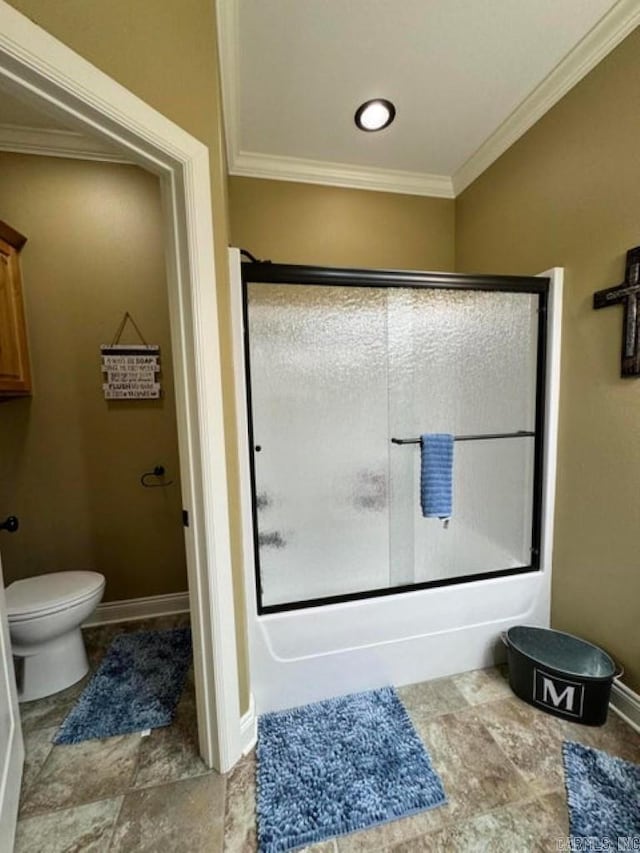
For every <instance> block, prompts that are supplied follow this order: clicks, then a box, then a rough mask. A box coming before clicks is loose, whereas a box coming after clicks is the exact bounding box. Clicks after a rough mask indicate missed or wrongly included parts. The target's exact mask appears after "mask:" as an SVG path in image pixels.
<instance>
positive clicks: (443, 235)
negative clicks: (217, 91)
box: [229, 177, 454, 271]
mask: <svg viewBox="0 0 640 853" xmlns="http://www.w3.org/2000/svg"><path fill="white" fill-rule="evenodd" d="M229 209H230V213H231V241H232V243H233V245H234V246H241V247H242V248H244V249H248V250H249V251H250V252H251V253H252V254H253V255H255V256H256V257H258V258H264V259H269V260H272V261H273V262H274V263H290V264H319V265H325V266H352V267H372V268H397V269H431V270H445V271H447V270H452V269H453V261H454V241H453V225H454V222H453V216H454V203H453V201H451V200H449V199H438V198H421V197H419V196H410V195H396V194H394V193H384V192H371V191H369V190H351V189H343V188H340V187H325V186H318V185H315V184H298V183H294V182H288V181H270V180H261V179H259V178H235V177H232V178H230V179H229Z"/></svg>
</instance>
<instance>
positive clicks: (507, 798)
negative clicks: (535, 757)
mask: <svg viewBox="0 0 640 853" xmlns="http://www.w3.org/2000/svg"><path fill="white" fill-rule="evenodd" d="M481 707H483V708H484V707H488V706H481ZM418 731H419V733H420V736H421V737H422V739H423V741H424V743H425V745H426V747H427V749H428V750H429V753H430V755H431V759H432V762H433V766H434V768H435V769H436V770H437V772H438V773H439V774H440V778H441V779H442V783H443V786H444V790H445V793H446V795H447V798H448V800H449V806H448V808H447V812H446V816H447V817H448V818H449V819H450V820H461V819H462V818H463V817H468V816H470V815H474V814H482V813H483V812H486V811H489V810H491V809H495V808H497V807H498V806H503V805H506V804H508V803H511V802H515V801H518V800H523V799H527V798H528V797H530V796H531V792H530V790H529V786H528V785H527V784H526V782H525V780H524V778H523V776H522V775H521V774H520V773H519V772H518V770H517V769H516V767H514V765H513V764H512V763H511V762H510V761H509V759H508V757H507V756H506V755H505V753H504V752H503V751H502V750H501V749H500V747H499V746H498V745H497V743H496V741H495V740H494V739H493V738H492V737H491V735H490V734H489V731H488V730H487V729H486V728H485V727H484V725H483V724H482V722H481V721H480V720H479V719H478V718H477V716H476V715H475V710H474V709H472V708H469V709H467V710H464V711H458V712H457V713H455V714H447V715H445V716H443V717H438V718H436V719H434V720H431V721H430V722H428V723H426V724H421V725H420V726H419V729H418Z"/></svg>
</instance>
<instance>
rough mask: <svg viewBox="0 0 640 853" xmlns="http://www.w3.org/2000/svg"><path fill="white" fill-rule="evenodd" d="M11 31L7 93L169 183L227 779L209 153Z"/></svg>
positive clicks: (203, 593) (4, 77) (211, 739)
mask: <svg viewBox="0 0 640 853" xmlns="http://www.w3.org/2000/svg"><path fill="white" fill-rule="evenodd" d="M0 23H1V26H0V84H1V85H2V88H3V89H5V90H6V91H8V92H9V93H10V94H11V95H13V96H15V97H18V98H22V99H24V100H26V101H28V102H29V103H30V104H31V105H32V106H33V107H34V108H36V109H38V108H40V109H46V112H47V113H48V114H49V115H51V116H54V117H55V118H57V119H58V120H59V121H61V122H64V123H65V124H66V125H68V126H71V127H74V128H77V129H78V130H80V131H82V132H83V133H87V134H88V135H90V136H93V137H94V138H99V139H100V140H102V141H103V142H105V143H107V144H108V145H110V146H111V147H112V148H114V149H115V150H116V151H118V152H119V153H120V155H122V156H124V157H125V158H126V159H128V160H129V161H130V162H133V163H136V164H137V165H139V166H141V167H142V168H143V169H146V170H148V171H150V172H152V173H154V174H155V175H157V176H158V177H159V179H160V182H161V191H162V200H163V211H164V229H165V235H166V237H165V246H166V256H165V261H166V271H167V280H168V287H169V311H170V321H171V341H172V350H173V367H174V374H175V377H176V413H177V420H178V441H179V447H180V483H181V488H182V495H183V504H184V508H185V510H186V511H187V513H188V527H186V528H185V547H186V555H187V568H188V578H189V591H190V598H191V621H192V629H193V635H194V663H195V681H196V696H197V709H198V714H197V717H198V731H199V742H200V750H201V754H202V757H203V759H204V761H205V762H206V764H207V765H208V766H210V767H215V768H216V769H218V770H220V771H221V772H224V771H226V770H228V769H229V768H230V767H231V766H233V764H234V763H235V762H236V760H237V759H238V758H239V756H240V754H241V752H242V736H241V728H240V714H239V703H238V670H237V660H236V647H235V625H234V609H233V595H232V579H231V566H230V548H229V533H228V506H227V498H226V496H227V486H226V469H225V445H224V430H223V418H222V392H221V377H220V356H219V345H218V320H217V304H216V291H215V281H216V274H215V265H214V249H213V224H212V218H211V198H210V175H209V154H208V151H207V149H206V147H205V146H203V145H202V144H201V143H199V142H198V141H197V140H195V139H194V138H193V137H191V136H190V135H189V134H187V133H185V132H184V131H182V130H180V129H179V128H178V127H176V126H175V125H174V124H173V123H172V122H170V121H168V120H167V119H165V118H164V117H163V116H162V115H160V114H159V113H157V112H156V111H155V110H154V109H152V108H151V107H149V106H148V105H146V104H144V103H143V102H141V101H140V100H139V99H138V98H136V97H135V96H133V95H132V94H131V93H129V92H127V91H126V90H124V89H123V88H122V87H121V86H119V85H118V84H116V83H115V82H114V81H113V80H111V79H110V78H109V77H107V76H106V75H104V74H102V73H101V72H99V71H98V70H97V69H96V68H94V67H93V66H92V65H90V63H88V62H86V61H85V60H83V59H82V58H81V57H79V56H77V55H76V54H75V53H73V52H72V51H71V50H69V49H67V48H66V47H64V46H63V45H62V44H60V43H58V42H57V41H56V40H55V39H53V38H51V37H50V36H49V35H48V34H46V33H44V32H43V31H42V30H41V29H40V28H39V27H37V26H35V25H34V24H32V23H31V22H29V21H28V20H27V19H26V18H25V17H23V16H22V15H20V14H19V13H18V12H16V11H15V10H13V9H12V8H10V7H8V6H7V5H6V4H3V5H2V6H1V7H0ZM212 283H213V286H212ZM245 728H246V727H245Z"/></svg>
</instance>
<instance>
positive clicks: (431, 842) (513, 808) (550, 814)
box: [389, 794, 567, 853]
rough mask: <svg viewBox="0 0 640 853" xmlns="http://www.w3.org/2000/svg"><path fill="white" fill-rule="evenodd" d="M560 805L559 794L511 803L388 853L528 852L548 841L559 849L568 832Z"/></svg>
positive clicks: (535, 849)
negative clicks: (441, 852) (559, 841)
mask: <svg viewBox="0 0 640 853" xmlns="http://www.w3.org/2000/svg"><path fill="white" fill-rule="evenodd" d="M561 805H562V802H561V798H560V797H559V795H558V794H548V795H545V796H543V797H539V798H536V799H533V800H529V801H525V802H520V803H512V804H510V805H508V806H504V807H502V808H499V809H495V810H494V811H491V812H487V813H485V814H481V815H477V816H475V817H473V818H471V819H470V820H466V821H463V822H461V823H456V824H455V825H453V824H451V825H449V826H448V827H446V828H444V829H442V830H439V831H437V832H434V833H431V834H429V835H426V836H422V837H420V838H414V839H411V840H410V841H408V842H404V843H401V844H398V845H395V846H393V847H391V848H390V851H389V853H419V851H443V852H444V851H446V853H514V851H517V853H528V851H539V850H541V849H543V847H542V846H541V845H544V846H546V845H547V844H550V845H553V847H550V849H555V850H558V849H559V847H558V840H559V839H563V840H564V839H565V838H566V831H567V828H566V826H565V821H563V820H562V817H561Z"/></svg>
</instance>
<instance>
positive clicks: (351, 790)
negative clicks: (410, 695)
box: [256, 687, 446, 853]
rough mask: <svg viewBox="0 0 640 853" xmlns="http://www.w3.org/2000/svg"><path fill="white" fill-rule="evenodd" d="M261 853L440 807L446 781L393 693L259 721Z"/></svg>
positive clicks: (343, 700)
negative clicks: (436, 770) (440, 776)
mask: <svg viewBox="0 0 640 853" xmlns="http://www.w3.org/2000/svg"><path fill="white" fill-rule="evenodd" d="M256 753H257V760H258V766H257V789H258V790H257V812H258V840H259V844H260V853H282V851H286V850H291V849H293V848H296V847H302V846H304V845H306V844H313V843H315V842H317V841H322V840H324V839H326V838H331V837H332V836H334V835H343V834H344V833H347V832H354V831H355V830H358V829H365V828H367V827H371V826H375V825H376V824H380V823H386V822H388V821H391V820H396V819H397V818H401V817H405V816H406V815H410V814H414V813H415V812H420V811H424V810H425V809H430V808H433V807H434V806H440V805H443V804H444V803H446V797H445V793H444V790H443V788H442V783H441V781H440V778H439V776H438V775H437V773H436V772H435V771H434V770H433V768H432V767H431V761H430V759H429V755H428V754H427V752H426V750H425V748H424V746H423V745H422V743H421V741H420V738H419V737H418V735H417V734H416V731H415V729H414V728H413V725H412V723H411V720H410V719H409V716H408V714H407V712H406V710H405V708H404V706H403V705H402V703H401V702H400V700H399V699H398V696H397V694H396V692H395V690H394V689H393V688H392V687H383V688H382V689H381V690H373V691H371V692H367V693H354V694H352V695H350V696H341V697H339V698H337V699H329V700H327V701H325V702H317V703H315V704H313V705H304V706H303V707H301V708H293V709H291V710H289V711H277V712H274V713H271V714H265V715H264V716H262V717H260V718H259V720H258V745H257V750H256Z"/></svg>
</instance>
